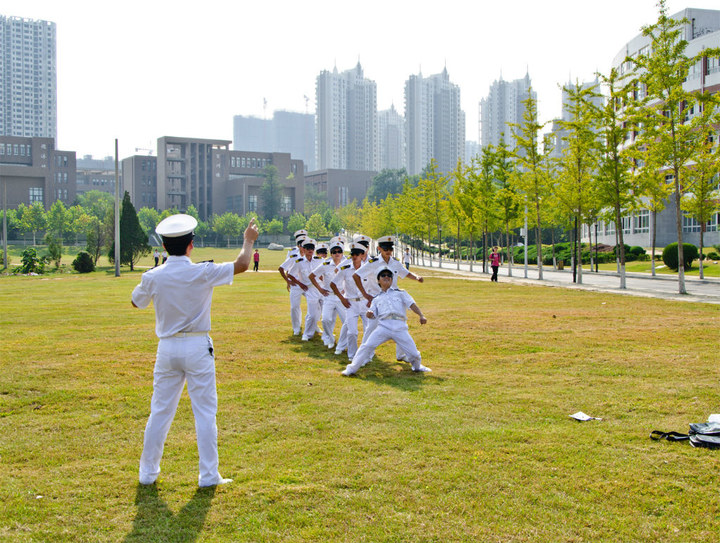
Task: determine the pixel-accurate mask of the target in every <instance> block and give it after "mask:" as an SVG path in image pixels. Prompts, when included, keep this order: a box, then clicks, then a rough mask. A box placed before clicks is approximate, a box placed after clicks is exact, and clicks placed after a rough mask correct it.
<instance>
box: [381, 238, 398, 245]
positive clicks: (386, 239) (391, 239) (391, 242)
mask: <svg viewBox="0 0 720 543" xmlns="http://www.w3.org/2000/svg"><path fill="white" fill-rule="evenodd" d="M377 242H378V245H382V244H384V243H390V244H394V243H395V236H383V237H381V238H378V240H377Z"/></svg>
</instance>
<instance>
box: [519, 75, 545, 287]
mask: <svg viewBox="0 0 720 543" xmlns="http://www.w3.org/2000/svg"><path fill="white" fill-rule="evenodd" d="M522 103H523V105H524V106H525V111H524V112H523V122H522V124H519V125H513V126H514V127H516V128H517V130H516V131H515V142H516V145H515V153H514V154H515V158H516V159H517V161H518V164H519V165H520V166H521V168H522V174H521V175H520V176H518V178H517V179H518V181H519V182H520V183H521V188H522V191H523V193H524V194H525V195H526V196H527V199H528V203H529V204H532V205H533V206H534V207H535V227H536V231H535V245H536V247H537V266H538V279H540V280H542V278H543V268H542V243H541V237H540V229H541V227H542V216H541V214H540V206H541V203H542V200H543V199H544V198H545V197H546V196H547V193H548V190H547V178H546V175H545V172H544V171H543V164H544V157H543V155H542V154H541V152H540V148H539V144H538V137H539V135H540V131H541V130H542V129H543V127H544V126H545V124H546V123H542V124H541V123H539V122H538V118H537V100H536V99H535V97H534V96H533V91H532V88H531V87H529V88H528V97H527V98H526V99H525V100H523V101H522ZM526 235H527V233H526Z"/></svg>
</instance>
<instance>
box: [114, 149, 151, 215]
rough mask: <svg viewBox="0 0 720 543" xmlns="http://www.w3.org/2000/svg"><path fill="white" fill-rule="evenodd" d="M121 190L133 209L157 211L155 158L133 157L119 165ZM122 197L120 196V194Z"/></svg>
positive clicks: (148, 156) (125, 159)
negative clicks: (145, 208)
mask: <svg viewBox="0 0 720 543" xmlns="http://www.w3.org/2000/svg"><path fill="white" fill-rule="evenodd" d="M120 175H121V183H122V184H121V188H122V191H123V194H124V193H125V191H127V193H128V194H129V195H130V201H131V202H132V204H133V206H135V209H140V208H141V207H152V208H155V209H157V207H158V205H157V158H156V157H154V156H150V155H133V156H130V157H127V158H124V159H123V160H122V162H121V164H120ZM121 196H122V194H121Z"/></svg>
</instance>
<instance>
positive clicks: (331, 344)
mask: <svg viewBox="0 0 720 543" xmlns="http://www.w3.org/2000/svg"><path fill="white" fill-rule="evenodd" d="M333 347H335V342H332V343H328V344H327V348H328V349H332V348H333Z"/></svg>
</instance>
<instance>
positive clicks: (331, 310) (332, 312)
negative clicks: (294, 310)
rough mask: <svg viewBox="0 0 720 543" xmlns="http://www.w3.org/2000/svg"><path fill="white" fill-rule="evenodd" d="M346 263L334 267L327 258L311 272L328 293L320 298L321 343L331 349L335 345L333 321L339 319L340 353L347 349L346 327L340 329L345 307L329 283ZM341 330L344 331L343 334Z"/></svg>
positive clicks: (331, 261)
mask: <svg viewBox="0 0 720 543" xmlns="http://www.w3.org/2000/svg"><path fill="white" fill-rule="evenodd" d="M346 263H347V262H346V261H345V259H343V260H341V261H340V263H339V264H338V265H337V266H336V265H335V262H333V260H332V258H328V259H326V260H325V261H324V262H323V263H322V264H320V265H319V266H316V267H315V269H314V270H313V274H314V275H315V277H316V281H317V282H318V284H320V286H322V287H323V288H324V289H325V290H328V291H330V294H328V295H327V296H322V297H321V300H322V327H323V342H324V343H325V345H327V347H328V348H332V347H333V346H334V345H335V333H334V332H335V320H336V319H338V318H339V319H340V324H341V328H340V330H341V332H340V337H339V339H338V349H341V351H342V350H345V349H346V348H347V327H345V328H343V327H342V326H343V325H344V324H345V306H344V305H343V304H342V302H340V299H339V298H338V297H337V296H335V295H334V294H333V292H332V290H331V288H330V282H331V281H332V280H333V278H334V277H335V276H336V275H337V273H338V271H340V266H343V265H345V264H346ZM341 292H342V291H341ZM343 330H344V331H345V332H344V334H343Z"/></svg>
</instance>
